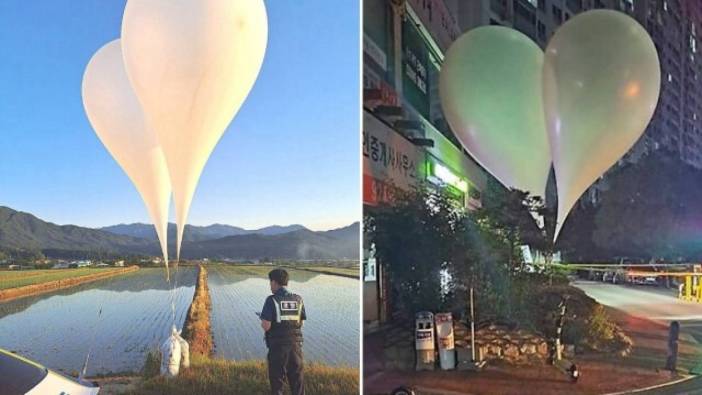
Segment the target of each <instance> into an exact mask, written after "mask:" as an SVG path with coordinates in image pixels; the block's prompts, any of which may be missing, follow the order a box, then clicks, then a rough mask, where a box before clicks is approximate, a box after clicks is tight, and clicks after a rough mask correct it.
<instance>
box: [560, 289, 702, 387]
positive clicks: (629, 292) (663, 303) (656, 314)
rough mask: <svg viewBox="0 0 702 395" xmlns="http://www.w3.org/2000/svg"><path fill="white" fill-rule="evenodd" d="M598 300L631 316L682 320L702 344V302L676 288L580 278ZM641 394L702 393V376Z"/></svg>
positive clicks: (684, 327)
mask: <svg viewBox="0 0 702 395" xmlns="http://www.w3.org/2000/svg"><path fill="white" fill-rule="evenodd" d="M573 285H575V286H576V287H578V288H580V289H582V290H583V291H585V293H587V294H588V295H589V296H590V297H592V298H594V299H595V300H597V301H598V302H600V303H602V304H604V305H607V306H610V307H614V308H617V309H620V310H623V311H625V312H627V313H629V314H631V315H635V316H639V317H643V318H647V319H650V320H653V321H657V322H661V323H664V324H666V325H667V324H669V323H670V322H671V321H674V320H677V321H679V322H680V328H681V331H682V332H684V333H686V334H689V335H690V336H692V337H693V338H694V339H695V340H697V342H698V343H700V344H701V345H702V304H700V303H696V302H687V301H683V300H680V299H678V298H677V294H676V291H674V290H671V289H666V288H658V287H653V286H644V285H614V284H609V283H602V282H592V281H577V282H575V283H573ZM637 394H641V395H654V394H656V395H668V394H670V395H673V394H675V395H677V394H702V377H697V378H694V379H691V380H688V381H685V382H683V383H680V384H675V385H671V386H667V387H664V388H659V389H656V390H651V391H644V392H637Z"/></svg>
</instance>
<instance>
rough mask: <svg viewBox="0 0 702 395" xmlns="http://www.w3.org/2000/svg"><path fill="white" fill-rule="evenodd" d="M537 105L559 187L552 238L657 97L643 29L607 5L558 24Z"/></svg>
mask: <svg viewBox="0 0 702 395" xmlns="http://www.w3.org/2000/svg"><path fill="white" fill-rule="evenodd" d="M543 78H544V109H545V111H546V123H547V130H548V135H549V140H550V145H551V155H552V156H553V164H554V169H555V172H556V184H557V188H558V223H557V226H556V233H555V237H558V233H559V232H560V229H561V226H562V225H563V222H564V221H565V219H566V217H567V215H568V212H569V211H570V209H571V208H572V207H573V205H574V204H575V202H576V201H577V200H578V198H579V197H580V195H581V194H582V193H583V192H585V190H586V189H587V188H588V187H590V185H591V184H592V183H593V182H594V181H595V180H597V178H599V177H600V176H602V174H604V172H605V171H607V169H608V168H609V167H610V166H612V165H613V164H614V163H616V162H617V160H619V159H620V158H621V157H622V156H623V155H624V154H625V153H626V152H627V151H628V150H629V149H630V148H631V147H632V146H633V145H634V143H635V142H636V140H638V138H639V137H640V136H641V134H642V133H643V131H644V130H645V128H646V125H648V122H649V121H650V119H651V116H652V115H653V112H654V110H655V108H656V103H657V101H658V93H659V89H660V65H659V62H658V55H657V53H656V48H655V46H654V44H653V42H652V41H651V38H650V37H649V35H648V33H647V32H646V30H644V28H643V27H642V26H641V25H639V24H638V22H636V21H635V20H634V19H632V18H630V17H629V16H627V15H626V14H624V13H621V12H617V11H610V10H595V11H588V12H585V13H582V14H579V15H577V16H575V17H574V18H572V19H570V20H569V21H568V22H566V23H565V24H564V25H563V26H561V27H560V28H559V29H558V30H557V31H556V33H555V34H554V35H553V37H552V38H551V41H550V42H549V44H548V47H547V48H546V53H545V60H544V77H543Z"/></svg>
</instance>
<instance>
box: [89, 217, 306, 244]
mask: <svg viewBox="0 0 702 395" xmlns="http://www.w3.org/2000/svg"><path fill="white" fill-rule="evenodd" d="M302 229H307V228H305V227H304V226H302V225H287V226H280V225H273V226H267V227H265V228H260V229H252V230H249V229H244V228H240V227H238V226H232V225H223V224H212V225H209V226H195V225H185V230H184V231H183V241H201V240H211V239H219V238H222V237H227V236H241V235H248V234H261V235H266V236H272V235H279V234H283V233H288V232H293V231H296V230H302ZM100 230H104V231H107V232H110V233H114V234H117V235H123V236H131V237H140V238H143V239H149V240H156V229H154V227H153V225H150V224H144V223H133V224H119V225H112V226H105V227H103V228H100ZM175 239H176V225H175V224H174V223H172V222H170V223H168V241H169V243H173V242H175Z"/></svg>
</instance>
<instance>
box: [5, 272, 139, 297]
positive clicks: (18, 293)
mask: <svg viewBox="0 0 702 395" xmlns="http://www.w3.org/2000/svg"><path fill="white" fill-rule="evenodd" d="M137 270H139V267H138V266H130V267H125V268H120V269H60V270H55V271H48V270H40V271H39V272H47V273H36V275H31V272H28V271H25V272H16V273H21V276H18V277H16V278H10V275H9V274H8V273H13V272H3V274H1V275H0V280H3V279H4V280H5V281H4V282H3V283H2V285H3V286H8V285H9V284H15V286H14V287H7V288H5V289H2V288H1V287H0V302H4V301H8V300H11V299H16V298H21V297H25V296H30V295H37V294H41V293H45V292H51V291H55V290H57V289H64V288H70V287H73V286H76V285H79V284H84V283H89V282H92V281H97V280H102V279H105V278H109V277H112V276H117V275H121V274H126V273H131V272H135V271H137ZM28 273H29V274H28ZM13 274H14V273H13ZM5 276H6V278H5ZM19 284H27V285H22V286H18V285H19Z"/></svg>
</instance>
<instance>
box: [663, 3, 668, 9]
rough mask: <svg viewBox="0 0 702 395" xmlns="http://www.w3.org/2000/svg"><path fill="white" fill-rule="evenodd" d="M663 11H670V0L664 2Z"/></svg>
mask: <svg viewBox="0 0 702 395" xmlns="http://www.w3.org/2000/svg"><path fill="white" fill-rule="evenodd" d="M663 11H668V2H667V1H664V2H663Z"/></svg>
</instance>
